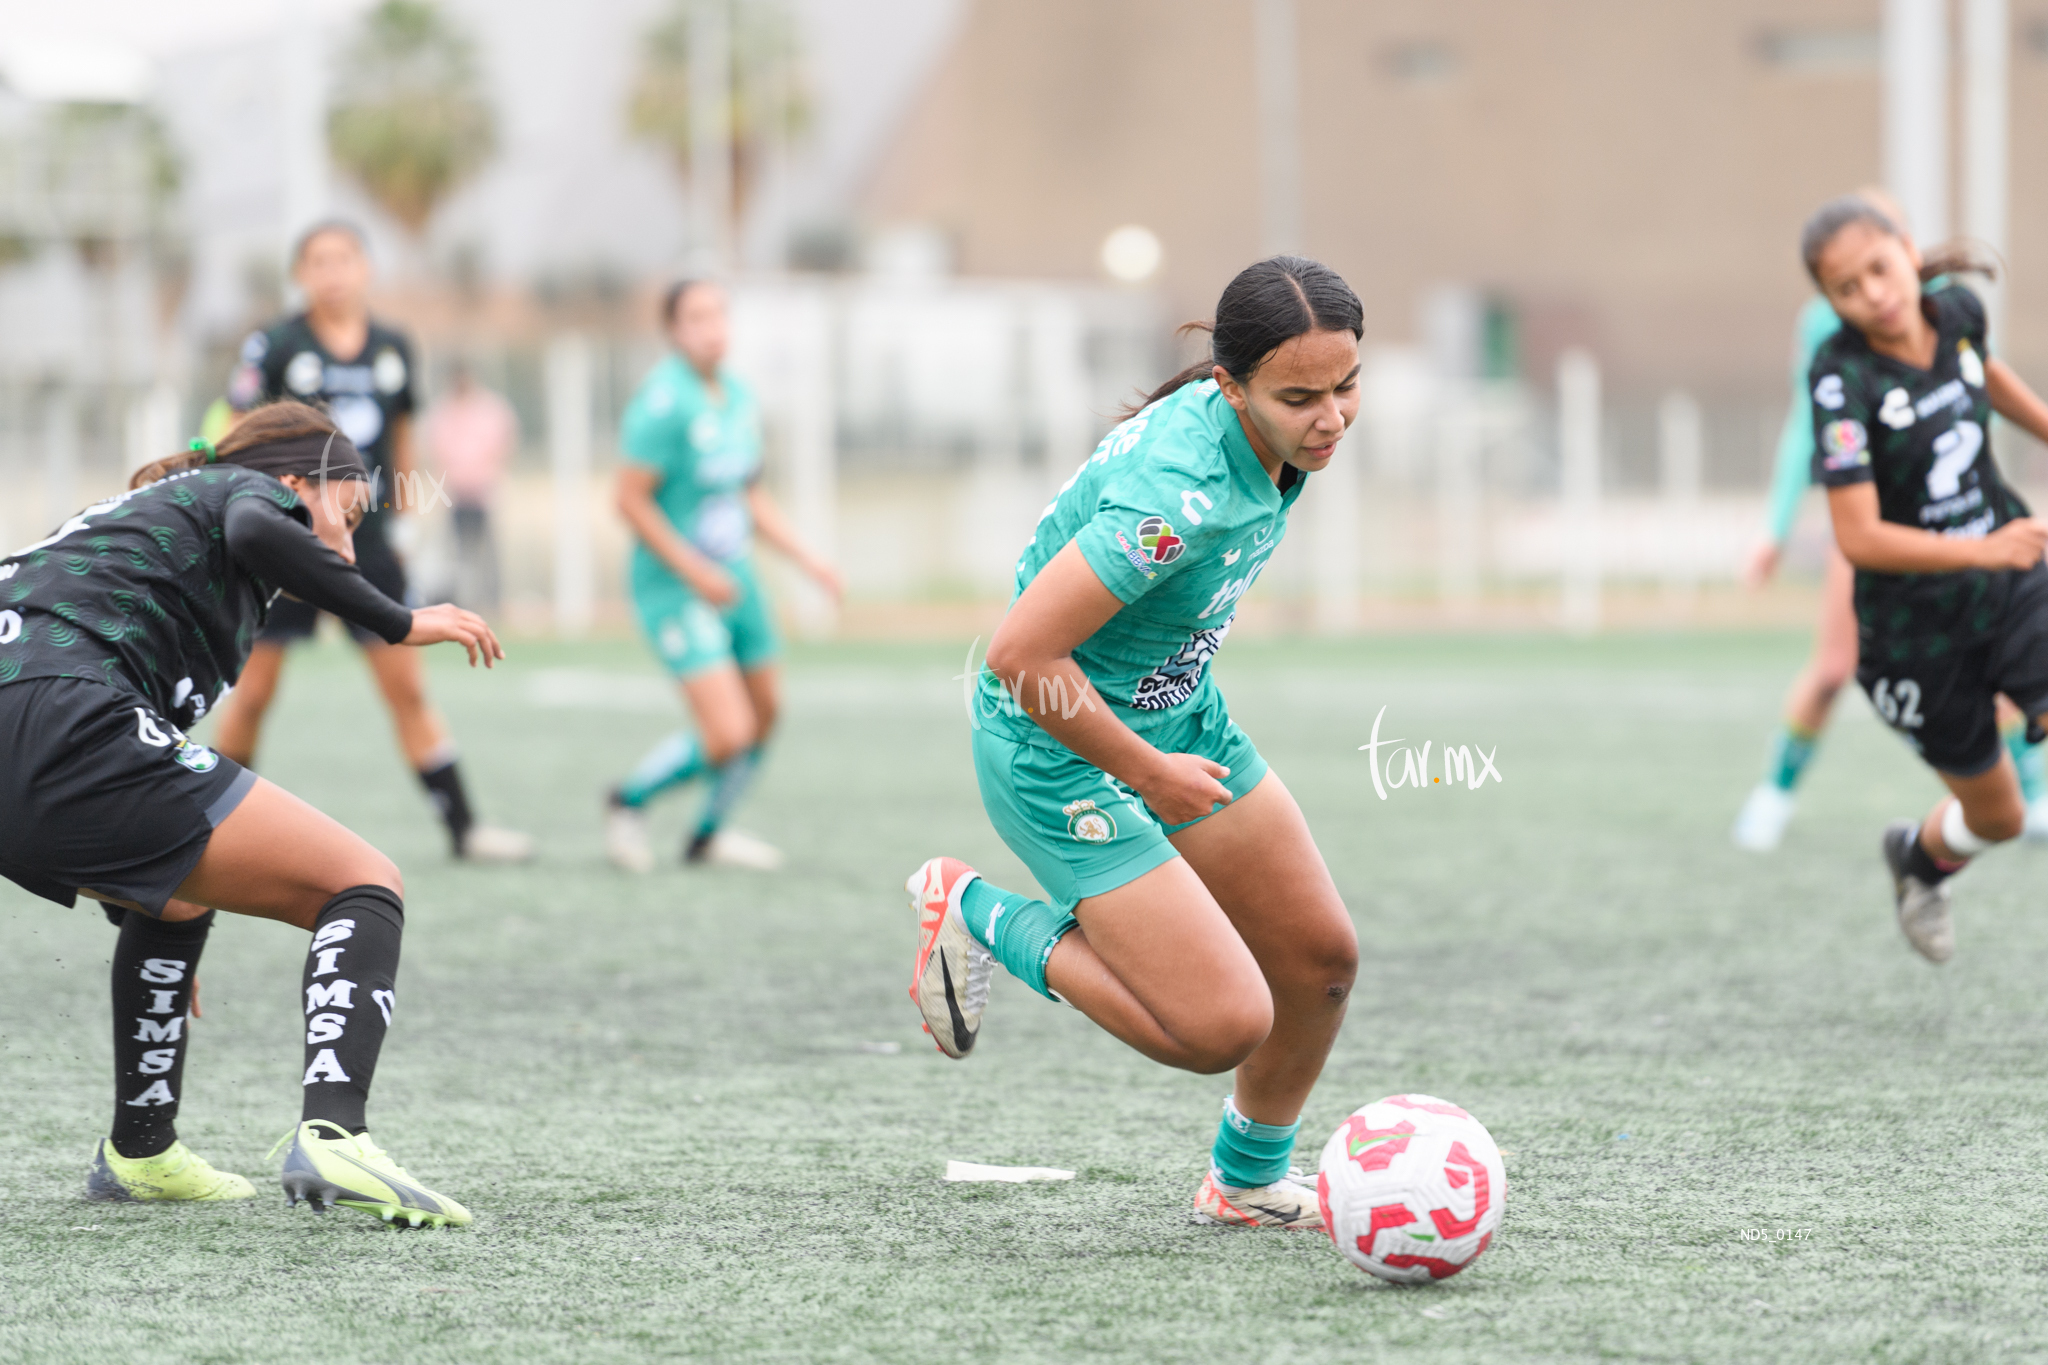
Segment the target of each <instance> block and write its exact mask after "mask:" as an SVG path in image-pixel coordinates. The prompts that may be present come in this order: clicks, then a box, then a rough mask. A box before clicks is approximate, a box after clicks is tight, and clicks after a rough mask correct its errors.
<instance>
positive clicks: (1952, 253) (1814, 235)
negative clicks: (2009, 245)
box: [1799, 194, 1999, 285]
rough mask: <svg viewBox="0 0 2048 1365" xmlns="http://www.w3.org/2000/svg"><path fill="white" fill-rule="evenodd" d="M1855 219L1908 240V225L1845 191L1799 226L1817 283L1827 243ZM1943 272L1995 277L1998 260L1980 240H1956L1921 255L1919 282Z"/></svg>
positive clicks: (1801, 243)
mask: <svg viewBox="0 0 2048 1365" xmlns="http://www.w3.org/2000/svg"><path fill="white" fill-rule="evenodd" d="M1852 223H1868V224H1869V225H1870V226H1871V227H1874V228H1876V229H1877V230H1878V231H1879V232H1882V233H1885V234H1886V235H1887V236H1891V237H1897V238H1899V239H1900V240H1901V241H1903V240H1905V236H1906V233H1905V229H1903V228H1901V227H1900V226H1899V224H1898V223H1897V222H1896V221H1895V220H1894V219H1893V217H1892V215H1891V214H1889V213H1887V212H1885V210H1884V209H1882V208H1880V207H1879V206H1878V205H1877V204H1875V203H1873V202H1872V201H1871V200H1869V199H1867V198H1865V197H1864V196H1863V195H1861V194H1844V195H1840V196H1838V197H1836V198H1834V199H1830V200H1828V202H1827V203H1825V204H1822V205H1821V206H1820V207H1819V208H1818V209H1815V210H1814V213H1813V216H1812V217H1811V218H1808V219H1807V220H1806V226H1805V227H1803V228H1801V229H1800V230H1799V255H1800V258H1801V259H1802V260H1803V261H1805V263H1806V273H1807V275H1808V276H1809V277H1810V278H1811V279H1812V280H1813V282H1814V283H1815V284H1816V285H1817V284H1819V283H1820V258H1821V253H1822V252H1824V251H1826V250H1827V249H1828V243H1830V242H1832V241H1834V240H1835V238H1836V236H1838V235H1839V234H1840V233H1841V231H1842V229H1843V228H1846V227H1848V226H1849V225H1850V224H1852ZM1942 275H1982V276H1984V277H1985V278H1986V279H1991V280H1995V279H1997V278H1998V275H1999V266H1998V262H1997V261H1996V260H1995V259H1994V258H1993V257H1992V256H1991V254H1990V252H1989V251H1988V250H1984V249H1981V248H1980V247H1979V245H1978V244H1977V243H1974V242H1968V241H1962V240H1956V241H1950V242H1944V243H1942V244H1941V245H1940V246H1937V247H1932V248H1930V249H1928V251H1927V252H1926V253H1925V254H1923V255H1922V256H1921V258H1920V282H1921V283H1922V284H1925V283H1927V282H1928V281H1929V280H1932V279H1936V278H1938V277H1939V276H1942Z"/></svg>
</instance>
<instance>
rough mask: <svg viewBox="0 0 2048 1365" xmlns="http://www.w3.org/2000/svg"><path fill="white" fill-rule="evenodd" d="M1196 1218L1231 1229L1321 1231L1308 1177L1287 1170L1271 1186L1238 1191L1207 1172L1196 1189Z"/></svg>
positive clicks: (1319, 1211) (1320, 1217)
mask: <svg viewBox="0 0 2048 1365" xmlns="http://www.w3.org/2000/svg"><path fill="white" fill-rule="evenodd" d="M1195 1221H1196V1222H1197V1223H1213V1224H1216V1225H1219V1226H1222V1227H1233V1228H1287V1229H1288V1230H1290V1231H1299V1232H1321V1231H1322V1230H1323V1210H1322V1205H1321V1203H1320V1202H1319V1201H1318V1200H1317V1198H1316V1190H1315V1186H1314V1185H1312V1184H1309V1183H1308V1177H1307V1176H1297V1175H1296V1174H1295V1173H1294V1172H1292V1171H1289V1172H1288V1173H1287V1174H1286V1175H1284V1176H1282V1177H1280V1179H1278V1180H1276V1181H1274V1182H1273V1183H1272V1184H1270V1185H1261V1186H1259V1187H1258V1188H1257V1189H1250V1190H1239V1189H1233V1188H1231V1187H1230V1186H1228V1185H1225V1184H1223V1183H1222V1182H1221V1181H1219V1180H1218V1179H1217V1178H1216V1172H1214V1171H1210V1172H1209V1174H1208V1175H1207V1176H1206V1177H1205V1178H1204V1179H1203V1181H1202V1188H1201V1189H1199V1190H1197V1191H1195Z"/></svg>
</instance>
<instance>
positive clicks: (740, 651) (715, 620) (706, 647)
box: [633, 560, 782, 678]
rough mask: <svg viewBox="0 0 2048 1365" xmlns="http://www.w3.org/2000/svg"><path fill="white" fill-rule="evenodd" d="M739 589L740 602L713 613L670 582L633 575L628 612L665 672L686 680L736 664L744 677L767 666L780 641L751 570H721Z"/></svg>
mask: <svg viewBox="0 0 2048 1365" xmlns="http://www.w3.org/2000/svg"><path fill="white" fill-rule="evenodd" d="M724 567H725V571H726V572H727V573H729V574H731V575H732V576H733V577H734V578H735V579H736V580H738V582H739V585H740V600H739V601H737V602H735V603H733V604H732V605H731V606H729V607H725V608H722V609H721V608H718V607H714V606H712V605H711V604H710V603H708V602H706V601H705V600H704V599H703V598H701V597H699V596H697V594H696V593H694V592H692V591H690V590H689V589H688V588H686V587H684V586H683V585H682V584H681V583H679V582H676V581H675V580H673V579H666V580H665V581H649V580H648V579H646V578H643V577H642V576H640V575H637V574H636V575H635V579H634V583H633V607H634V609H635V610H636V611H637V612H638V613H639V615H640V629H641V631H642V632H643V633H644V634H645V635H646V636H647V643H648V644H650V645H652V646H653V647H654V652H655V653H656V654H657V655H659V656H660V658H661V661H662V663H664V664H666V665H668V671H669V672H671V673H673V674H674V675H675V676H676V677H678V678H692V677H695V676H696V675H697V674H699V673H702V672H705V671H706V670H708V669H713V668H717V667H718V666H719V665H721V664H737V665H739V668H740V671H741V672H743V673H744V672H750V671H752V670H753V669H756V668H759V667H761V666H762V665H763V664H768V663H773V662H774V661H775V657H776V655H778V654H780V653H781V652H782V638H781V636H780V635H779V634H777V632H776V629H775V616H774V614H773V613H772V612H771V611H770V610H769V607H768V595H767V594H766V593H764V592H763V591H761V580H760V579H759V578H757V577H756V576H755V574H754V566H753V565H752V564H750V563H748V562H746V561H744V560H742V561H740V562H738V563H735V564H727V565H725V566H724Z"/></svg>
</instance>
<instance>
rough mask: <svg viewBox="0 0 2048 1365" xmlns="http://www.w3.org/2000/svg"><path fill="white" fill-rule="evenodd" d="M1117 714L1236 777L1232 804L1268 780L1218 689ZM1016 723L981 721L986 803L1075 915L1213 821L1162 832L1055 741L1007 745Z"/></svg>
mask: <svg viewBox="0 0 2048 1365" xmlns="http://www.w3.org/2000/svg"><path fill="white" fill-rule="evenodd" d="M1118 715H1119V716H1121V717H1122V718H1123V719H1124V720H1125V721H1126V722H1128V721H1130V720H1132V719H1134V718H1142V719H1139V724H1138V726H1136V727H1134V728H1136V729H1137V730H1138V732H1139V733H1140V734H1141V735H1143V736H1144V738H1145V741H1146V742H1147V743H1148V744H1150V745H1152V746H1153V747H1154V748H1156V749H1158V750H1160V751H1161V752H1163V753H1172V754H1199V755H1200V756H1201V757H1203V758H1207V759H1212V760H1214V761H1215V762H1217V763H1221V764H1222V765H1223V766H1224V767H1226V768H1228V769H1230V776H1228V777H1226V778H1224V779H1223V785H1224V786H1225V787H1226V788H1228V789H1229V791H1230V797H1231V799H1232V800H1233V801H1234V800H1236V799H1237V798H1239V797H1241V796H1243V795H1244V794H1245V793H1246V792H1248V791H1250V790H1251V789H1252V788H1253V787H1256V786H1258V785H1259V779H1261V778H1263V777H1264V776H1265V775H1266V760H1265V759H1264V758H1261V757H1260V756H1259V751H1258V749H1257V748H1256V747H1255V746H1254V745H1253V744H1252V742H1251V739H1250V737H1249V736H1247V735H1246V734H1245V732H1244V731H1242V730H1240V729H1238V727H1237V722H1235V721H1233V720H1232V719H1231V718H1230V711H1229V708H1227V707H1226V706H1225V705H1224V704H1223V693H1222V691H1221V689H1219V688H1218V687H1216V685H1215V684H1214V683H1213V682H1210V683H1207V684H1206V685H1205V686H1203V687H1202V688H1201V689H1200V690H1199V691H1198V692H1197V693H1196V694H1195V695H1194V696H1193V697H1190V698H1189V699H1188V700H1187V701H1185V702H1183V703H1181V704H1180V705H1179V706H1177V707H1175V708H1174V709H1173V710H1172V711H1171V712H1168V713H1165V714H1164V715H1163V716H1162V715H1161V713H1158V712H1149V713H1148V712H1130V711H1125V710H1123V709H1121V708H1119V710H1118ZM1019 723H1028V722H1016V721H1011V722H1010V723H1009V724H999V723H997V724H992V723H990V722H989V721H986V720H984V721H983V722H982V723H980V724H979V725H977V726H976V728H975V731H974V775H975V777H976V778H977V779H978V780H979V781H980V783H981V804H982V806H983V807H984V808H985V809H986V810H987V811H988V818H989V820H990V822H991V823H992V824H994V825H995V827H996V833H997V834H1000V835H1001V836H1002V837H1003V842H1004V843H1006V844H1008V845H1009V846H1010V848H1011V850H1012V851H1013V852H1014V853H1016V855H1017V856H1018V857H1019V858H1022V859H1023V860H1024V865H1025V866H1026V867H1029V868H1030V869H1031V875H1032V876H1034V877H1036V878H1038V884H1039V885H1040V886H1042V887H1044V888H1045V892H1046V895H1047V896H1048V897H1049V898H1050V899H1051V901H1052V903H1053V904H1054V905H1056V906H1058V907H1059V908H1060V909H1062V910H1065V911H1066V912H1067V913H1068V914H1070V915H1071V914H1072V913H1073V909H1074V906H1075V905H1077V904H1078V903H1079V902H1081V901H1082V900H1084V899H1086V898H1087V897H1089V896H1099V895H1101V894H1102V893H1103V892H1105V891H1114V890H1115V889H1116V888H1117V887H1119V886H1123V885H1125V884H1126V883H1128V882H1134V881H1136V880H1137V879H1138V878H1140V877H1142V876H1144V875H1145V874H1146V873H1147V872H1150V871H1151V870H1152V869H1153V868H1155V867H1158V866H1159V865H1160V864H1161V863H1164V862H1168V861H1170V860H1172V859H1174V858H1177V857H1179V856H1180V855H1179V853H1178V851H1176V850H1175V848H1174V847H1173V845H1172V844H1171V843H1169V842H1167V836H1168V835H1169V834H1175V833H1178V832H1179V831H1181V830H1184V829H1186V828H1187V827H1188V826H1189V825H1193V824H1197V823H1199V819H1207V818H1208V817H1207V816H1202V817H1199V819H1198V820H1188V821H1185V822H1183V823H1181V824H1178V825H1168V824H1162V823H1161V822H1160V820H1159V818H1158V817H1157V816H1155V815H1154V814H1153V813H1152V812H1151V810H1150V809H1149V808H1147V806H1146V805H1145V802H1144V800H1143V798H1141V797H1140V796H1139V795H1138V794H1137V793H1136V792H1134V791H1132V790H1131V789H1130V788H1128V787H1126V786H1124V785H1123V784H1122V783H1121V782H1118V781H1117V780H1116V779H1115V778H1113V777H1111V776H1110V775H1109V774H1108V773H1105V772H1104V771H1102V769H1100V768H1098V767H1096V766H1095V765H1094V764H1092V763H1090V762H1089V761H1088V760H1087V759H1085V758H1082V757H1081V756H1080V755H1078V754H1076V753H1075V752H1074V751H1073V750H1071V749H1069V748H1067V747H1066V746H1065V745H1063V744H1061V743H1059V742H1058V741H1057V740H1054V739H1053V738H1052V736H1050V735H1047V734H1045V733H1044V732H1043V731H1037V733H1036V734H1035V735H1032V736H1029V737H1026V738H1023V739H1016V738H1010V737H1008V734H1007V732H1008V731H1009V729H1010V726H1011V725H1015V724H1019ZM1033 728H1034V730H1036V727H1035V726H1034V727H1033ZM1212 814H1213V812H1212Z"/></svg>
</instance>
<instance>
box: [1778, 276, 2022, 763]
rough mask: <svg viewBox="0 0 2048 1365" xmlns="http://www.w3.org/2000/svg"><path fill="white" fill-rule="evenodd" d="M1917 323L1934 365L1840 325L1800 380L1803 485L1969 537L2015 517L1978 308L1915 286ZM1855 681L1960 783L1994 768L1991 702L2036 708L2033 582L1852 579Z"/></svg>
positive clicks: (1952, 290)
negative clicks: (1927, 326)
mask: <svg viewBox="0 0 2048 1365" xmlns="http://www.w3.org/2000/svg"><path fill="white" fill-rule="evenodd" d="M1920 306H1921V310H1922V311H1923V313H1924V314H1925V315H1926V317H1927V320H1928V321H1929V322H1930V323H1931V324H1932V325H1933V327H1934V331H1935V348H1934V363H1933V365H1932V366H1931V367H1929V368H1928V369H1924V370H1923V369H1920V368H1918V367H1917V366H1913V365H1909V364H1907V363H1905V362H1904V361H1901V360H1895V359H1893V358H1892V357H1890V356H1885V355H1880V354H1878V353H1877V352H1876V351H1875V350H1873V349H1872V348H1871V346H1870V343H1869V342H1868V341H1867V340H1865V339H1864V336H1863V334H1862V333H1861V332H1859V331H1857V330H1856V329H1855V328H1853V327H1849V326H1844V327H1843V328H1842V329H1841V330H1840V331H1838V332H1836V333H1835V335H1834V336H1832V337H1830V338H1828V339H1827V341H1825V342H1823V343H1822V344H1821V347H1820V349H1819V351H1818V352H1816V353H1815V355H1814V360H1813V368H1812V370H1811V371H1810V372H1809V374H1808V382H1809V383H1810V385H1811V390H1810V396H1811V402H1812V409H1813V424H1814V457H1813V477H1814V481H1815V482H1816V483H1820V484H1822V485H1824V486H1826V487H1829V488H1842V487H1847V486H1849V485H1852V484H1858V483H1872V484H1875V485H1876V489H1877V501H1878V514H1879V516H1881V517H1882V518H1883V519H1884V520H1886V521H1889V522H1895V523H1897V524H1899V525H1902V526H1911V527H1915V528H1917V529H1920V530H1924V531H1933V532H1936V533H1938V534H1940V535H1945V536H1961V537H1967V538H1970V539H1981V538H1982V537H1984V536H1988V535H1990V534H1991V533H1992V532H1993V531H1995V530H1997V529H1998V528H1999V527H2001V526H2003V525H2005V524H2006V523H2007V522H2009V521H2012V520H2013V519H2015V518H2017V517H2024V516H2027V515H2028V511H2027V505H2026V504H2025V503H2024V502H2022V501H2021V500H2020V497H2019V495H2018V494H2017V493H2015V492H2014V491H2013V490H2012V489H2011V487H2010V486H2008V485H2007V484H2006V482H2005V480H2004V479H2003V478H2001V477H2000V475H1999V471H1998V464H1997V462H1996V461H1995V460H1994V459H1993V458H1992V454H1991V439H1990V426H1991V400H1990V397H1989V396H1988V394H1987V393H1986V391H1985V373H1984V365H1985V362H1986V360H1988V359H1989V355H1990V352H1989V349H1988V347H1987V346H1986V344H1985V320H1984V305H1983V304H1982V303H1981V302H1979V301H1978V299H1977V296H1976V295H1975V294H1972V293H1971V292H1970V291H1969V290H1968V289H1966V288H1964V287H1963V286H1962V285H1959V284H1950V285H1947V286H1946V287H1943V288H1938V289H1931V290H1929V291H1928V292H1927V293H1926V294H1924V295H1923V296H1922V298H1921V304H1920ZM1856 621H1857V637H1858V649H1859V659H1858V664H1857V670H1856V678H1857V681H1858V682H1859V683H1861V684H1862V686H1863V689H1864V690H1865V691H1866V692H1868V693H1869V694H1870V699H1871V701H1872V703H1873V704H1874V705H1875V706H1876V707H1877V709H1878V712H1879V714H1881V715H1882V716H1883V717H1884V718H1885V721H1886V722H1887V723H1888V724H1890V725H1891V727H1892V728H1893V729H1894V730H1896V731H1897V732H1898V733H1899V734H1901V735H1903V736H1904V737H1905V738H1906V740H1907V741H1908V742H1909V743H1911V744H1912V745H1913V747H1914V748H1915V749H1916V750H1918V751H1919V752H1920V754H1921V755H1922V757H1924V758H1925V759H1926V760H1927V762H1929V763H1930V764H1932V765H1933V766H1934V767H1936V768H1938V769H1940V770H1941V771H1943V772H1947V773H1954V774H1956V775H1958V776H1964V777H1968V776H1972V775H1974V774H1976V773H1980V772H1984V771H1986V770H1988V769H1989V768H1991V767H1992V766H1993V765H1994V764H1996V763H1997V761H1998V757H1999V753H2000V748H1999V740H1998V727H1997V722H1996V719H1995V715H1994V711H1993V702H1992V698H1993V696H1994V694H1996V693H1998V692H2004V693H2005V694H2006V695H2008V696H2010V697H2011V698H2012V699H2013V700H2014V701H2015V702H2017V703H2018V704H2019V705H2020V707H2021V708H2022V709H2023V710H2024V711H2025V712H2026V714H2027V715H2028V717H2029V718H2030V719H2031V718H2032V717H2035V716H2038V715H2039V714H2041V712H2042V711H2043V710H2044V709H2048V569H2044V568H2043V567H2042V566H2040V565H2038V564H2037V565H2035V566H2034V567H2033V568H2032V569H2028V570H2024V571H2021V570H2011V569H2006V570H1989V569H1965V570H1959V571H1956V572H1951V573H1879V572H1877V571H1875V570H1871V569H1862V568H1859V569H1857V570H1856Z"/></svg>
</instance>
